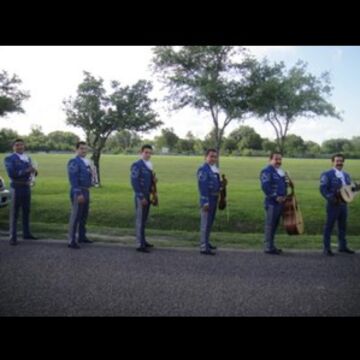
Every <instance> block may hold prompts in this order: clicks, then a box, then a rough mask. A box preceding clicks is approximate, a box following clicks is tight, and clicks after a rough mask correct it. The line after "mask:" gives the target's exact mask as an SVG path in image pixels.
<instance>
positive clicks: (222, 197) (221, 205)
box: [219, 174, 228, 210]
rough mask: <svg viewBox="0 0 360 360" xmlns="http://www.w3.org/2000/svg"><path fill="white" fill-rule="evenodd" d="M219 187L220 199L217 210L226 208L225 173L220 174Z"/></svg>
mask: <svg viewBox="0 0 360 360" xmlns="http://www.w3.org/2000/svg"><path fill="white" fill-rule="evenodd" d="M221 178H222V180H221V188H220V200H219V210H225V208H226V186H227V183H228V181H227V178H226V177H225V174H222V175H221Z"/></svg>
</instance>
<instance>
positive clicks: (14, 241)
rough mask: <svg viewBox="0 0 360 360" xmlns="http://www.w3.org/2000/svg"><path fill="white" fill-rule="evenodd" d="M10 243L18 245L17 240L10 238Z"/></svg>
mask: <svg viewBox="0 0 360 360" xmlns="http://www.w3.org/2000/svg"><path fill="white" fill-rule="evenodd" d="M9 243H10V245H12V246H16V245H17V244H18V242H17V240H10V242H9Z"/></svg>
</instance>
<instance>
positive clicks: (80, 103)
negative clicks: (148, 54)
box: [63, 71, 162, 181]
mask: <svg viewBox="0 0 360 360" xmlns="http://www.w3.org/2000/svg"><path fill="white" fill-rule="evenodd" d="M84 77H85V78H84V81H83V82H82V83H81V84H80V85H79V86H78V89H77V96H76V98H75V99H73V98H72V97H70V98H68V99H65V100H64V102H63V104H64V111H65V113H66V122H67V124H68V125H72V126H75V127H80V128H82V129H83V130H84V132H85V134H86V141H87V143H88V144H89V145H90V147H91V149H92V160H93V161H94V165H95V167H96V169H97V172H98V176H99V181H100V157H101V153H102V151H103V149H104V147H105V145H106V141H107V139H108V138H109V136H110V135H111V134H112V133H113V132H114V131H121V130H129V131H140V132H146V131H148V130H151V129H154V128H156V127H158V126H159V125H161V123H162V122H161V121H158V120H157V114H156V113H155V112H154V111H153V110H152V109H151V105H152V103H153V101H155V100H152V99H150V98H149V93H150V92H151V90H152V84H151V83H150V82H148V81H145V80H139V81H138V82H137V83H136V84H134V85H133V86H124V87H121V86H120V83H119V82H118V81H112V82H111V90H112V92H111V93H110V94H107V93H106V90H105V88H104V85H103V82H104V81H103V79H102V78H98V79H96V78H95V77H94V76H92V75H91V74H90V73H89V72H86V71H85V72H84Z"/></svg>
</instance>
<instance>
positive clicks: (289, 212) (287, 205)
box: [283, 173, 304, 235]
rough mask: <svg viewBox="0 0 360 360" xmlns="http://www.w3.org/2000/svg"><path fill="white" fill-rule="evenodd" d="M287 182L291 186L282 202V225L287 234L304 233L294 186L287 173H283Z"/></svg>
mask: <svg viewBox="0 0 360 360" xmlns="http://www.w3.org/2000/svg"><path fill="white" fill-rule="evenodd" d="M285 176H286V179H287V182H288V184H289V186H290V188H291V193H290V195H288V196H286V200H285V202H284V212H283V219H284V227H285V230H286V232H287V233H288V234H289V235H301V234H303V233H304V220H303V216H302V213H301V210H300V207H299V204H298V202H297V199H296V196H295V186H294V183H293V182H292V180H291V179H290V177H289V175H288V173H285Z"/></svg>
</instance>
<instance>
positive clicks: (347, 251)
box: [339, 248, 355, 254]
mask: <svg viewBox="0 0 360 360" xmlns="http://www.w3.org/2000/svg"><path fill="white" fill-rule="evenodd" d="M339 252H341V253H346V254H355V251H354V250H350V249H349V248H345V249H341V250H339Z"/></svg>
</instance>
